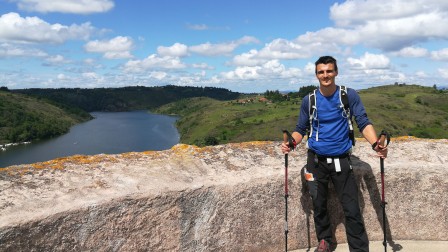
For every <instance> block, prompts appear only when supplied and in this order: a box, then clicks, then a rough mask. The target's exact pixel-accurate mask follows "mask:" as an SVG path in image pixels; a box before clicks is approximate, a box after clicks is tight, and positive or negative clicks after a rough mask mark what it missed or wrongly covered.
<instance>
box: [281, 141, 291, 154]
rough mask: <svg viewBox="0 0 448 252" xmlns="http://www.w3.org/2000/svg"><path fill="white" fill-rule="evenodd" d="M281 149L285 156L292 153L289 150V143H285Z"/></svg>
mask: <svg viewBox="0 0 448 252" xmlns="http://www.w3.org/2000/svg"><path fill="white" fill-rule="evenodd" d="M281 149H282V152H283V154H288V153H289V152H290V151H291V148H289V142H283V143H282V146H281Z"/></svg>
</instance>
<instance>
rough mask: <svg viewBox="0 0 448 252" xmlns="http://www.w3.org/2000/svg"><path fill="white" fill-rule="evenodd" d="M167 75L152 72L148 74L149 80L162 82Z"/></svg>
mask: <svg viewBox="0 0 448 252" xmlns="http://www.w3.org/2000/svg"><path fill="white" fill-rule="evenodd" d="M167 75H168V74H167V73H165V72H160V71H159V72H158V71H154V72H151V73H150V74H149V76H150V77H151V78H155V79H157V80H163V79H164V78H165V77H166V76H167Z"/></svg>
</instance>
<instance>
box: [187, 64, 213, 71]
mask: <svg viewBox="0 0 448 252" xmlns="http://www.w3.org/2000/svg"><path fill="white" fill-rule="evenodd" d="M191 66H192V67H193V68H198V69H208V70H213V69H215V68H214V67H213V66H210V65H208V64H207V63H193V64H192V65H191Z"/></svg>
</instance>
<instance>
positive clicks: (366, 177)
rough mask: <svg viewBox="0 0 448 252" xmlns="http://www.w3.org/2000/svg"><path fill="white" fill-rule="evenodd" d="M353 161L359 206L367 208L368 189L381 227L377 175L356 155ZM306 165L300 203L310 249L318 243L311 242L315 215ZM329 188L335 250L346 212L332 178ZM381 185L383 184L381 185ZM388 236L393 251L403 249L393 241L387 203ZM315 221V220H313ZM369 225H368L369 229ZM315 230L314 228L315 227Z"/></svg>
mask: <svg viewBox="0 0 448 252" xmlns="http://www.w3.org/2000/svg"><path fill="white" fill-rule="evenodd" d="M351 163H352V167H353V169H354V173H355V176H356V181H357V184H358V195H359V207H360V208H361V212H364V208H365V202H364V197H363V194H364V193H365V192H366V191H367V193H368V194H369V197H370V201H371V203H372V206H373V208H374V209H375V213H376V216H377V219H378V222H379V223H380V226H381V228H383V207H382V203H381V194H380V190H379V188H378V185H377V182H376V178H375V175H374V174H373V171H372V167H371V166H370V165H369V164H368V163H366V162H364V161H362V160H360V159H359V158H358V157H356V156H353V155H352V156H351ZM305 167H306V165H305V166H304V167H302V169H301V172H300V174H301V176H300V177H301V183H302V187H301V188H302V192H301V197H300V203H301V206H302V209H303V211H304V213H305V214H306V226H307V243H308V250H307V251H310V249H311V247H313V246H316V244H317V241H316V244H314V243H312V242H311V237H312V236H311V226H310V225H311V224H310V223H311V221H310V218H311V217H313V202H312V200H311V195H310V194H309V191H308V186H307V183H306V180H305V177H304V168H305ZM328 186H329V190H328V205H329V206H331V207H329V208H328V209H329V215H330V222H331V226H332V234H333V237H332V239H333V244H332V250H335V249H336V248H337V244H338V241H337V238H336V228H337V226H338V225H339V224H343V225H345V220H344V212H343V209H342V206H341V204H340V202H339V199H338V196H337V194H336V191H335V189H334V186H333V183H332V182H331V180H330V183H329V185H328ZM380 186H381V185H380ZM385 221H386V225H385V226H386V236H387V243H388V244H389V246H390V247H391V248H392V251H400V250H402V248H403V247H402V246H401V245H400V244H398V243H395V242H394V241H393V236H392V232H391V227H390V225H389V222H388V220H387V205H386V220H385ZM313 223H314V222H313ZM368 228H369V227H366V229H368ZM313 230H314V228H313ZM383 232H384V230H383Z"/></svg>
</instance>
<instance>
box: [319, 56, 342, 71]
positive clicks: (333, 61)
mask: <svg viewBox="0 0 448 252" xmlns="http://www.w3.org/2000/svg"><path fill="white" fill-rule="evenodd" d="M319 64H325V65H326V64H333V65H334V71H336V72H337V71H338V64H337V63H336V59H335V58H333V57H332V56H322V57H320V58H319V59H318V60H317V61H316V63H314V65H315V68H314V72H315V73H316V74H317V65H319Z"/></svg>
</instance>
